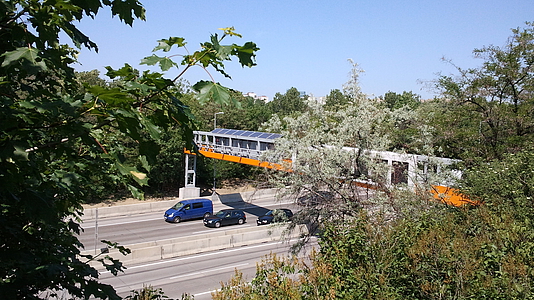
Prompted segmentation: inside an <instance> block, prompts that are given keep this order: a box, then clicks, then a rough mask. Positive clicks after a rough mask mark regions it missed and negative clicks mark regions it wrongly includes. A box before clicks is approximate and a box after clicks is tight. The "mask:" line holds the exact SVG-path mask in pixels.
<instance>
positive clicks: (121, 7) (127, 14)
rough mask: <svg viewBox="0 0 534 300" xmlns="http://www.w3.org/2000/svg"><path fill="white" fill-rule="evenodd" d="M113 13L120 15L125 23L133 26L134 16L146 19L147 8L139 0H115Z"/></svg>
mask: <svg viewBox="0 0 534 300" xmlns="http://www.w3.org/2000/svg"><path fill="white" fill-rule="evenodd" d="M111 13H112V14H113V15H114V16H116V15H118V16H119V19H121V20H122V21H124V23H126V24H128V25H130V26H132V24H133V20H134V17H133V15H135V17H137V18H138V19H141V20H143V21H144V20H145V8H144V7H143V6H142V5H141V3H140V2H139V1H137V0H113V1H112V3H111Z"/></svg>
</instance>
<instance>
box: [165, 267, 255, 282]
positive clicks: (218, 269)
mask: <svg viewBox="0 0 534 300" xmlns="http://www.w3.org/2000/svg"><path fill="white" fill-rule="evenodd" d="M246 265H249V263H243V264H239V265H233V266H226V267H220V268H216V269H209V270H205V271H200V272H196V273H189V274H183V275H179V276H174V277H171V278H169V279H177V278H181V277H189V276H194V275H198V274H204V273H211V272H216V271H221V270H226V269H235V268H237V267H242V266H246Z"/></svg>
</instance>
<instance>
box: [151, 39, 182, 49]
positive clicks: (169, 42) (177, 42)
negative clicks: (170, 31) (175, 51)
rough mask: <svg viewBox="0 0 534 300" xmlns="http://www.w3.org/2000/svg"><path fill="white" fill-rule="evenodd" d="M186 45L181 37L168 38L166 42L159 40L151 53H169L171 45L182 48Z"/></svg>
mask: <svg viewBox="0 0 534 300" xmlns="http://www.w3.org/2000/svg"><path fill="white" fill-rule="evenodd" d="M186 44H187V43H186V42H185V39H184V38H181V37H170V38H169V39H168V40H166V39H161V40H159V41H158V45H157V46H156V47H155V48H154V49H153V50H152V52H156V51H158V50H163V51H164V52H169V51H170V50H171V48H172V46H173V45H177V46H178V47H184V46H185V45H186Z"/></svg>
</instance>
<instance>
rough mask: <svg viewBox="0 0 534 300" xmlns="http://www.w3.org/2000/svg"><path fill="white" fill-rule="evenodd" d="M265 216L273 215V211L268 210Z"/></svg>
mask: <svg viewBox="0 0 534 300" xmlns="http://www.w3.org/2000/svg"><path fill="white" fill-rule="evenodd" d="M265 215H266V216H272V215H273V211H272V210H270V211H268V212H267V213H266V214H265Z"/></svg>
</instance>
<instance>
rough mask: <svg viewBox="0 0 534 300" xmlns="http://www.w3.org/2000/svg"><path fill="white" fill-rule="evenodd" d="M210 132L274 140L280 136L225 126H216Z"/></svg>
mask: <svg viewBox="0 0 534 300" xmlns="http://www.w3.org/2000/svg"><path fill="white" fill-rule="evenodd" d="M211 133H213V134H220V135H223V134H224V135H233V136H240V137H250V138H254V139H266V140H274V139H277V138H279V137H281V136H282V135H281V134H278V133H269V132H259V131H248V130H237V129H226V128H216V129H214V130H213V131H211Z"/></svg>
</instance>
